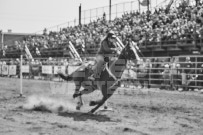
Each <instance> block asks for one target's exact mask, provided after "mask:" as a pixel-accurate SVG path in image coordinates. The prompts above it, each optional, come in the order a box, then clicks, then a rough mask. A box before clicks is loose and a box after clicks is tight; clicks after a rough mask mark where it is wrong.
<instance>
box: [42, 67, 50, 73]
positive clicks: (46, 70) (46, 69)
mask: <svg viewBox="0 0 203 135" xmlns="http://www.w3.org/2000/svg"><path fill="white" fill-rule="evenodd" d="M42 74H52V66H48V65H47V66H42Z"/></svg>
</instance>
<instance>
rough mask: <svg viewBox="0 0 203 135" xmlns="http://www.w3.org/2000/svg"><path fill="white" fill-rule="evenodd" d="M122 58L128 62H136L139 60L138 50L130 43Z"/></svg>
mask: <svg viewBox="0 0 203 135" xmlns="http://www.w3.org/2000/svg"><path fill="white" fill-rule="evenodd" d="M121 57H122V58H124V59H127V60H135V59H139V58H138V57H139V56H138V54H137V50H136V49H135V48H133V45H132V44H131V43H128V44H127V45H126V46H125V48H124V49H123V50H122V52H121Z"/></svg>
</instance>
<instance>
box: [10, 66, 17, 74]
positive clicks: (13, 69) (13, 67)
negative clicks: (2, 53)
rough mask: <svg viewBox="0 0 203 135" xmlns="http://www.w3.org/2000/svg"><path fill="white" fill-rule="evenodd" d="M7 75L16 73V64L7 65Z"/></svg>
mask: <svg viewBox="0 0 203 135" xmlns="http://www.w3.org/2000/svg"><path fill="white" fill-rule="evenodd" d="M9 75H16V65H9Z"/></svg>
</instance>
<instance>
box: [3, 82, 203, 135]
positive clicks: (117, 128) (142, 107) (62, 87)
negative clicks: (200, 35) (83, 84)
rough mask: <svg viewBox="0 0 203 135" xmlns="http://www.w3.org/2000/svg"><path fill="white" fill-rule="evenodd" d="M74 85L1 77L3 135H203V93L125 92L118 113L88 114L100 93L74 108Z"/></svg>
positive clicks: (115, 104) (116, 101)
mask: <svg viewBox="0 0 203 135" xmlns="http://www.w3.org/2000/svg"><path fill="white" fill-rule="evenodd" d="M73 89H74V85H73V84H72V83H66V82H64V83H53V82H50V81H38V80H23V95H24V96H25V97H24V98H23V97H19V93H20V81H19V79H11V78H0V135H69V134H70V135H106V134H110V135H123V134H133V135H203V94H200V93H198V92H177V91H165V90H161V91H160V90H158V89H149V90H147V89H143V90H138V89H124V88H120V89H119V90H117V92H116V93H115V94H114V95H113V96H112V97H111V98H110V99H109V100H108V105H109V107H111V108H112V109H113V111H98V112H97V113H96V114H87V113H86V112H87V111H89V110H90V109H91V107H89V106H88V104H89V101H90V100H93V99H98V98H100V97H101V94H100V92H99V91H95V92H93V93H91V94H89V95H84V96H83V99H84V102H85V105H84V107H83V108H82V109H81V111H76V110H75V104H76V102H77V100H74V99H73V98H72V92H73Z"/></svg>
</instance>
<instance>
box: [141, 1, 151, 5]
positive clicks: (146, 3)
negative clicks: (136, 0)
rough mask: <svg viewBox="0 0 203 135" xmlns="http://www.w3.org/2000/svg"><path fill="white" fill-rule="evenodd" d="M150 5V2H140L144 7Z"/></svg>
mask: <svg viewBox="0 0 203 135" xmlns="http://www.w3.org/2000/svg"><path fill="white" fill-rule="evenodd" d="M148 4H150V0H142V2H140V5H142V6H148Z"/></svg>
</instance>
